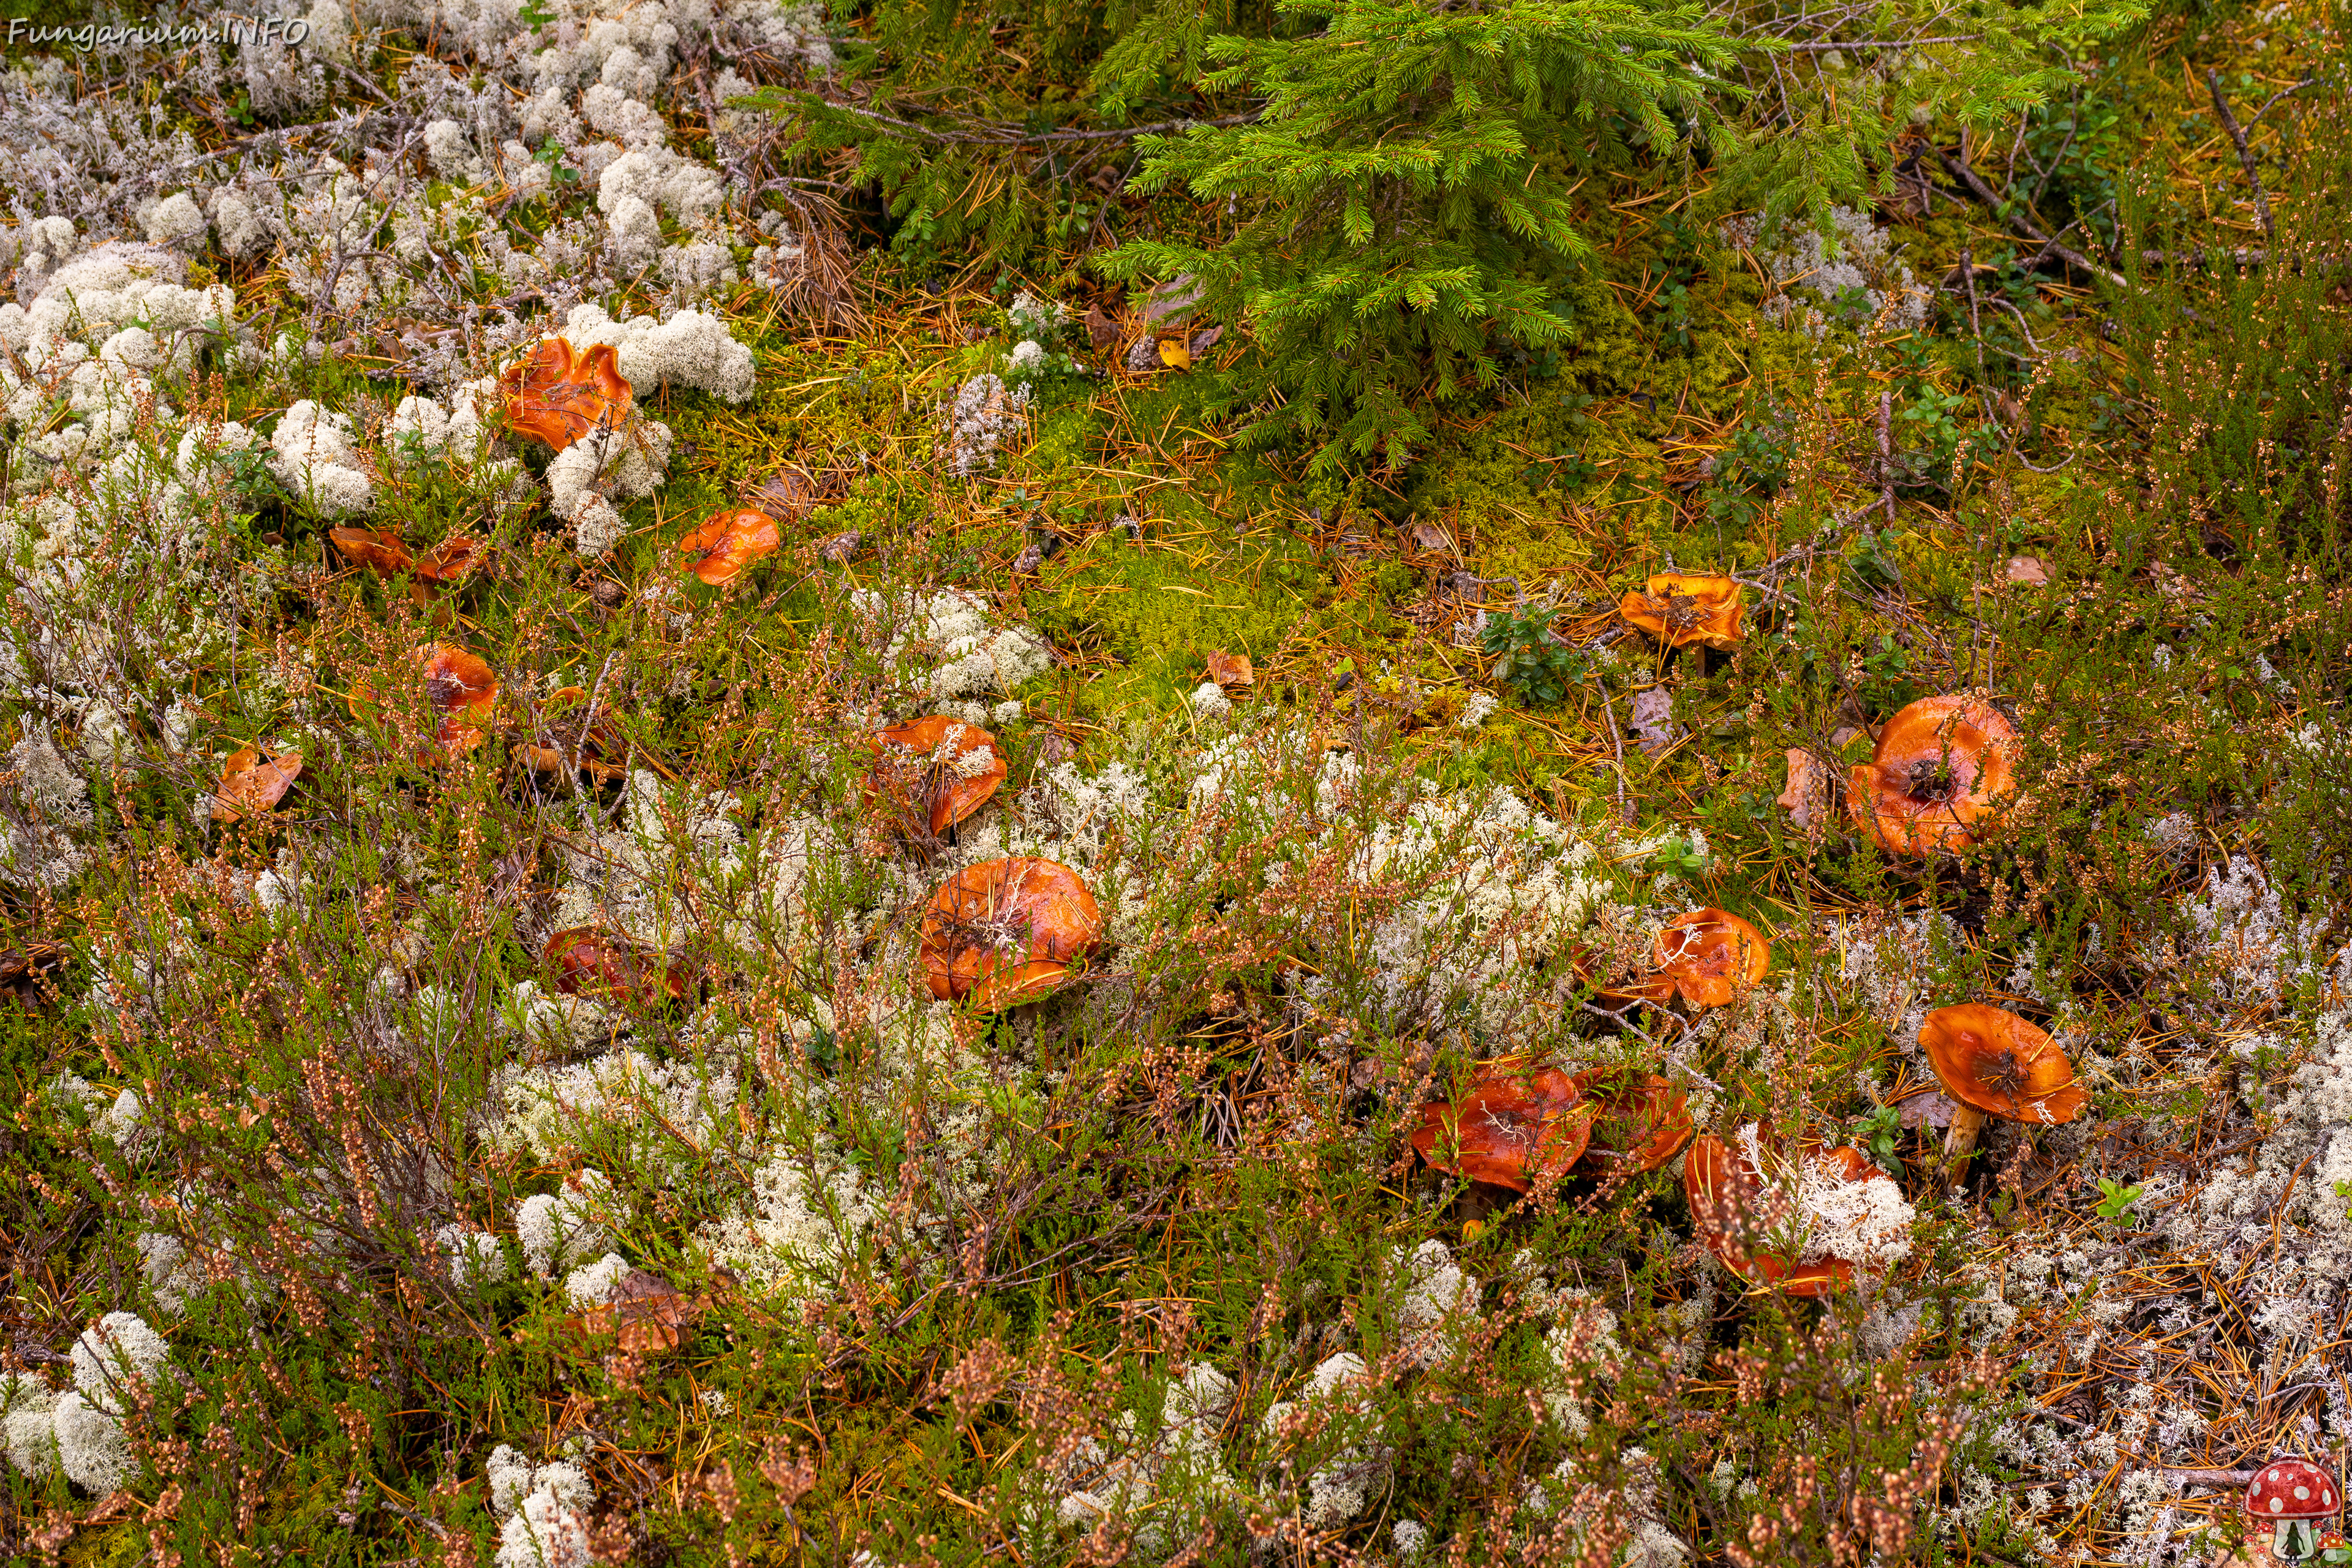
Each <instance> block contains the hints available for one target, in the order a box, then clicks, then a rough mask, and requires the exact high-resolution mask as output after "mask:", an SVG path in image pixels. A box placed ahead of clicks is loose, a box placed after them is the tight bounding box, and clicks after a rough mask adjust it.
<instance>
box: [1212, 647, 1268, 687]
mask: <svg viewBox="0 0 2352 1568" xmlns="http://www.w3.org/2000/svg"><path fill="white" fill-rule="evenodd" d="M1208 663H1209V679H1211V680H1213V681H1215V682H1216V683H1217V685H1218V687H1219V688H1220V689H1223V691H1224V692H1225V693H1226V694H1227V695H1231V694H1232V692H1233V690H1234V688H1235V687H1243V688H1248V687H1253V686H1255V685H1256V684H1257V671H1256V670H1255V668H1252V666H1251V664H1250V660H1249V655H1247V654H1245V653H1213V654H1211V655H1210V656H1209V660H1208Z"/></svg>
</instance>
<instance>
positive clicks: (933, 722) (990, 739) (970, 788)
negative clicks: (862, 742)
mask: <svg viewBox="0 0 2352 1568" xmlns="http://www.w3.org/2000/svg"><path fill="white" fill-rule="evenodd" d="M866 749H867V750H868V751H870V752H873V753H874V766H873V768H872V770H871V771H870V772H869V773H867V775H866V798H867V799H869V800H874V801H877V802H880V801H887V802H888V803H889V804H890V805H893V806H895V807H896V808H897V810H896V815H897V816H898V818H899V825H900V826H901V827H902V828H907V829H911V828H912V827H913V826H914V825H915V824H917V823H919V822H928V823H929V825H930V830H931V833H932V834H933V835H934V836H937V835H939V834H941V833H945V832H946V831H947V830H948V829H949V828H950V827H952V826H955V825H956V824H957V823H959V822H961V821H962V820H963V819H964V818H966V817H968V816H971V814H972V813H973V812H975V811H978V810H979V809H980V808H981V806H982V805H985V804H986V803H987V801H988V798H989V797H990V796H991V795H994V794H995V793H996V791H997V786H998V785H1000V784H1003V782H1004V751H1003V747H1001V746H999V745H998V744H997V743H996V737H995V736H993V735H992V734H990V733H989V732H988V731H985V730H983V729H982V728H981V727H980V726H979V725H977V724H967V723H965V722H964V721H962V720H961V719H956V718H951V717H950V716H949V715H947V714H944V713H935V714H933V715H932V716H931V717H929V718H928V719H909V720H908V721H906V722H905V723H903V724H893V725H891V726H890V727H889V728H888V729H887V730H881V731H876V732H875V733H874V734H871V735H868V736H867V737H866Z"/></svg>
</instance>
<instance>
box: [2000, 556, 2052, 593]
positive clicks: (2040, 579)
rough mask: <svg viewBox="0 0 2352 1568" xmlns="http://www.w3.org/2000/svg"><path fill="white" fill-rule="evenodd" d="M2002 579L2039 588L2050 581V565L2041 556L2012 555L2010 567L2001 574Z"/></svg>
mask: <svg viewBox="0 0 2352 1568" xmlns="http://www.w3.org/2000/svg"><path fill="white" fill-rule="evenodd" d="M2001 578H2002V580H2003V581H2005V582H2010V583H2017V584H2022V585H2023V586H2025V587H2028V588H2039V587H2041V586H2042V585H2043V584H2046V583H2048V582H2049V581H2050V563H2048V562H2047V561H2044V560H2042V557H2040V556H2039V555H2012V556H2011V557H2010V558H2009V565H2008V566H2007V567H2006V568H2005V569H2004V570H2003V571H2002V572H2001Z"/></svg>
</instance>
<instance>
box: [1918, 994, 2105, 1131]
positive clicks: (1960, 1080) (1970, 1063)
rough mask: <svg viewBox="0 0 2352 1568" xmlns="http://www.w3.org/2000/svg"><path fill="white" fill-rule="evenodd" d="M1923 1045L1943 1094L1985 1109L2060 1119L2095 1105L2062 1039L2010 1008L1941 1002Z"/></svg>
mask: <svg viewBox="0 0 2352 1568" xmlns="http://www.w3.org/2000/svg"><path fill="white" fill-rule="evenodd" d="M1919 1044H1920V1046H1921V1047H1924V1048H1925V1049H1926V1051H1927V1060H1928V1061H1929V1062H1931V1063H1932V1064H1934V1066H1935V1068H1936V1077H1937V1079H1941V1080H1942V1081H1943V1085H1944V1092H1945V1093H1947V1094H1948V1095H1950V1096H1951V1097H1952V1098H1953V1099H1954V1100H1959V1101H1960V1102H1961V1103H1963V1104H1966V1105H1973V1106H1975V1107H1976V1108H1977V1109H1978V1110H1984V1111H1990V1112H1991V1113H1992V1114H1993V1115H1995V1116H2000V1117H2006V1118H2007V1119H2008V1120H2010V1121H2040V1122H2047V1123H2052V1124H2054V1123H2057V1122H2061V1121H2074V1118H2076V1117H2077V1116H2080V1115H2082V1114H2083V1111H2084V1108H2085V1107H2087V1106H2088V1105H2089V1104H2090V1103H2091V1097H2090V1096H2089V1095H2087V1094H2085V1093H2084V1092H2083V1089H2082V1088H2081V1086H2079V1085H2078V1084H2076V1083H2075V1081H2074V1064H2072V1063H2071V1062H2069V1061H2067V1059H2066V1053H2065V1052H2064V1051H2063V1050H2060V1049H2059V1048H2058V1042H2057V1041H2055V1040H2053V1039H2052V1038H2051V1037H2049V1036H2048V1035H2047V1034H2045V1033H2043V1032H2042V1030H2040V1029H2037V1028H2035V1027H2034V1026H2032V1024H2029V1023H2027V1022H2026V1021H2025V1020H2024V1019H2022V1018H2021V1017H2019V1016H2017V1015H2016V1014H2014V1013H2012V1012H2010V1011H2009V1010H2008V1009H2007V1008H2005V1007H1995V1006H1992V1005H1990V1004H1988V1003H1983V1002H1965V1003H1962V1004H1961V1005H1958V1006H1956V1007H1938V1008H1937V1009H1936V1010H1935V1011H1934V1012H1932V1013H1930V1014H1928V1015H1927V1018H1926V1019H1925V1020H1924V1021H1923V1022H1921V1024H1920V1026H1919Z"/></svg>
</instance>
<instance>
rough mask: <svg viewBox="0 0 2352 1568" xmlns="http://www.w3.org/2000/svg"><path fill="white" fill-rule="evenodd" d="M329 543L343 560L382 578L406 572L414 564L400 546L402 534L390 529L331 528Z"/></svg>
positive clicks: (403, 547)
mask: <svg viewBox="0 0 2352 1568" xmlns="http://www.w3.org/2000/svg"><path fill="white" fill-rule="evenodd" d="M327 541H328V542H329V543H331V544H332V545H333V546H334V547H335V549H336V550H337V551H339V552H341V554H342V556H343V557H344V559H346V560H348V561H350V562H351V563H353V564H354V565H359V566H364V567H366V568H367V569H368V570H369V571H371V572H373V573H375V574H377V575H379V576H383V577H389V576H391V575H393V574H394V573H398V572H405V571H407V570H408V568H409V567H410V565H412V564H413V563H412V561H411V560H410V557H409V553H408V547H407V546H406V545H404V544H403V543H401V542H400V535H398V534H396V533H394V532H393V531H390V530H389V529H374V528H331V529H329V530H327Z"/></svg>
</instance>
